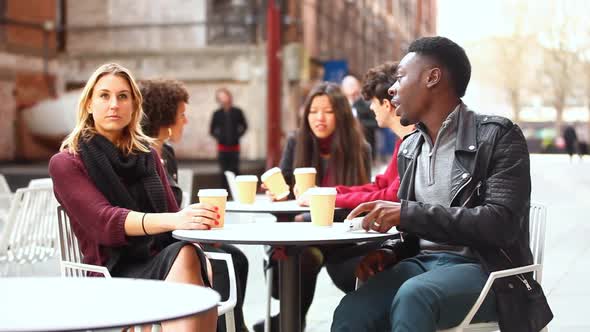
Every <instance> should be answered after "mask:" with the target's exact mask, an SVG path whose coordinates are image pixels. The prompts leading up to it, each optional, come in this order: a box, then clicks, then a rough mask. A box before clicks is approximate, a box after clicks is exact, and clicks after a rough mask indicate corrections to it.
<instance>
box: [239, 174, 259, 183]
mask: <svg viewBox="0 0 590 332" xmlns="http://www.w3.org/2000/svg"><path fill="white" fill-rule="evenodd" d="M236 182H258V177H257V176H256V175H238V176H236Z"/></svg>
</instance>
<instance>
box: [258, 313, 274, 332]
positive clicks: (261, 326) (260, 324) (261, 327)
mask: <svg viewBox="0 0 590 332" xmlns="http://www.w3.org/2000/svg"><path fill="white" fill-rule="evenodd" d="M279 317H280V316H279V315H276V316H271V317H270V331H271V332H279V327H280V321H279V319H280V318H279ZM252 330H254V332H264V319H263V320H260V321H258V322H256V324H254V325H253V326H252Z"/></svg>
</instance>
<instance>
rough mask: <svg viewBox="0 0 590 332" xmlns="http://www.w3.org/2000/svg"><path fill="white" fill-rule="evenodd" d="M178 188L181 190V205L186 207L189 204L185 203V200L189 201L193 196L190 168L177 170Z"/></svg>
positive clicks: (191, 171)
mask: <svg viewBox="0 0 590 332" xmlns="http://www.w3.org/2000/svg"><path fill="white" fill-rule="evenodd" d="M178 186H179V187H180V189H182V194H183V195H182V205H183V206H186V205H188V203H190V202H185V200H186V198H188V200H190V199H191V198H192V196H193V170H192V169H190V168H180V169H178Z"/></svg>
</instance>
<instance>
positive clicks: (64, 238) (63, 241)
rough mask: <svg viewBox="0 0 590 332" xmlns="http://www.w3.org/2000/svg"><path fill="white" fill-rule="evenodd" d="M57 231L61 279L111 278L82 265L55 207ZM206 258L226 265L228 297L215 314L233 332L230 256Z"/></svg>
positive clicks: (65, 220)
mask: <svg viewBox="0 0 590 332" xmlns="http://www.w3.org/2000/svg"><path fill="white" fill-rule="evenodd" d="M57 216H58V218H57V219H58V230H59V237H58V240H59V248H60V271H61V275H62V277H81V278H84V277H86V273H87V272H96V273H100V274H102V275H103V276H105V278H111V274H110V273H109V271H108V270H107V268H106V267H104V266H99V265H90V264H84V263H82V252H81V251H80V247H79V246H78V240H77V239H76V236H75V234H74V231H73V230H72V227H71V224H70V218H69V217H68V215H67V214H66V212H65V210H64V209H63V208H62V207H61V206H58V207H57ZM205 254H206V255H207V257H209V258H210V259H213V260H223V261H225V263H226V264H227V272H228V274H229V286H230V287H229V297H228V299H227V300H225V301H222V302H219V304H218V306H217V314H218V315H219V316H221V315H225V324H226V331H227V332H235V330H236V327H235V320H234V307H235V306H236V302H237V289H236V287H237V286H236V275H235V270H234V265H233V261H232V258H231V255H230V254H225V253H217V252H206V253H205Z"/></svg>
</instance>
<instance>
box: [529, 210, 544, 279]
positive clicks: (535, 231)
mask: <svg viewBox="0 0 590 332" xmlns="http://www.w3.org/2000/svg"><path fill="white" fill-rule="evenodd" d="M529 218H530V220H529V233H530V246H531V251H532V253H533V263H534V264H541V266H542V265H543V258H544V257H543V254H544V252H543V251H544V249H545V226H546V223H547V208H546V207H545V206H544V205H542V204H540V203H537V202H531V208H530V210H529ZM535 279H536V280H537V282H538V283H541V279H542V269H541V271H539V273H537V275H536V276H535Z"/></svg>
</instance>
